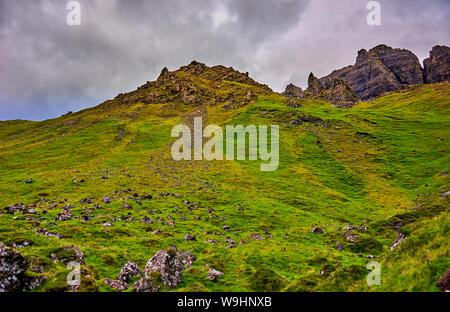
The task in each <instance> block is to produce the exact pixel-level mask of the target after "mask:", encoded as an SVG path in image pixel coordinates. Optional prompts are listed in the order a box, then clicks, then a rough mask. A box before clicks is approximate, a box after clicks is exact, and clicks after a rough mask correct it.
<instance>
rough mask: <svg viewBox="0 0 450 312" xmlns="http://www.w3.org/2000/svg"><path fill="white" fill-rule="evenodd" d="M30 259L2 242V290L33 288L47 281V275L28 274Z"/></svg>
mask: <svg viewBox="0 0 450 312" xmlns="http://www.w3.org/2000/svg"><path fill="white" fill-rule="evenodd" d="M27 269H28V260H27V259H25V258H24V257H23V256H22V255H21V254H20V253H19V252H17V251H16V250H14V249H13V248H10V247H8V246H6V245H4V244H2V243H0V292H20V291H23V290H33V289H35V288H36V287H38V286H39V285H40V284H42V282H44V281H45V279H46V278H47V276H44V275H36V276H27V275H25V271H26V270H27Z"/></svg>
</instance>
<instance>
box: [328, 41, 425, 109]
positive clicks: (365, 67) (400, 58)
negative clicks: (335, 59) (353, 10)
mask: <svg viewBox="0 0 450 312" xmlns="http://www.w3.org/2000/svg"><path fill="white" fill-rule="evenodd" d="M336 77H340V78H342V79H344V81H345V82H347V83H348V84H349V86H350V87H351V89H352V90H353V91H354V92H355V93H356V94H358V95H359V96H360V97H361V99H362V100H369V99H372V98H376V97H379V96H381V95H383V94H385V93H387V92H391V91H395V90H398V89H400V88H401V86H402V85H410V84H423V80H424V78H423V73H422V67H421V66H420V63H419V60H418V58H417V57H416V56H415V55H414V54H413V53H412V52H410V51H408V50H403V49H392V48H390V47H388V46H386V45H379V46H377V47H375V48H373V49H371V50H369V51H366V50H364V49H363V50H360V51H359V52H358V57H357V59H356V63H355V65H352V66H348V67H345V68H343V69H340V70H337V71H334V72H333V73H331V74H330V75H328V76H326V77H323V78H321V79H320V81H321V82H322V83H325V82H326V81H327V79H329V78H331V79H334V78H336Z"/></svg>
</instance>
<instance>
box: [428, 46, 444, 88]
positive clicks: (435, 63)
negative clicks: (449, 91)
mask: <svg viewBox="0 0 450 312" xmlns="http://www.w3.org/2000/svg"><path fill="white" fill-rule="evenodd" d="M423 65H424V72H425V82H426V83H437V82H445V81H450V48H449V47H447V46H438V45H437V46H435V47H433V49H432V50H431V52H430V57H429V58H427V59H425V60H424V61H423Z"/></svg>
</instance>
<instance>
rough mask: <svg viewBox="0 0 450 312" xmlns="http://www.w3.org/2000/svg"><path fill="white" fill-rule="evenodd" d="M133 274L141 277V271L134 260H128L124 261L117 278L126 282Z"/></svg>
mask: <svg viewBox="0 0 450 312" xmlns="http://www.w3.org/2000/svg"><path fill="white" fill-rule="evenodd" d="M133 276H141V277H142V272H141V270H140V269H139V266H138V265H137V264H136V263H135V262H133V261H128V262H127V263H125V264H124V265H123V266H122V269H121V270H120V273H119V276H118V278H119V280H120V281H123V282H125V283H128V282H129V281H130V279H131V278H132V277H133Z"/></svg>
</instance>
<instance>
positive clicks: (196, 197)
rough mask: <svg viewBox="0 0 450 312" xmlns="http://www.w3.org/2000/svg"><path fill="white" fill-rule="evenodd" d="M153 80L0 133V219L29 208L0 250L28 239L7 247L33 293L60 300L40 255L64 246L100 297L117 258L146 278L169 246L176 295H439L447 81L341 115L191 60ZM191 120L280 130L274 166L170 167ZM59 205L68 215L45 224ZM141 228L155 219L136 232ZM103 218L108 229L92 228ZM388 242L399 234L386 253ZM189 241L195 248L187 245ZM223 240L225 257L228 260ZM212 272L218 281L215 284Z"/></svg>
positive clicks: (445, 214) (0, 234)
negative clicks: (180, 258) (180, 133)
mask: <svg viewBox="0 0 450 312" xmlns="http://www.w3.org/2000/svg"><path fill="white" fill-rule="evenodd" d="M162 76H163V77H160V78H159V79H158V81H157V82H151V83H147V84H146V85H144V86H143V87H141V88H139V89H138V90H136V91H134V92H132V93H130V94H127V95H120V96H118V97H117V98H116V99H114V100H111V101H107V102H105V103H103V104H101V105H99V106H97V107H94V108H91V109H87V110H84V111H81V112H77V113H73V114H68V115H65V116H61V117H59V118H56V119H52V120H47V121H43V122H29V121H7V122H0V172H1V179H0V207H2V208H3V207H7V206H9V205H13V204H16V203H23V204H24V205H26V206H27V207H28V208H33V209H35V211H34V212H33V211H31V213H30V212H23V213H22V212H16V213H14V214H7V213H6V211H5V210H3V213H2V214H0V242H3V243H5V244H7V245H11V244H13V243H14V242H19V241H24V240H26V241H29V242H31V246H28V247H24V248H20V249H19V251H20V253H21V254H22V255H23V256H25V257H27V258H28V259H29V260H30V262H31V266H42V267H43V274H44V275H46V276H48V278H47V280H46V281H45V282H44V283H43V284H42V285H41V286H39V287H38V288H37V289H35V291H50V290H53V291H54V290H65V289H66V287H67V285H66V275H67V274H68V273H69V270H68V269H67V268H66V266H65V264H64V263H59V262H53V261H52V259H51V257H50V255H51V254H52V253H55V252H56V253H58V252H59V253H61V252H63V251H62V248H63V247H65V246H71V245H75V246H78V247H79V248H80V249H81V250H82V251H83V253H84V254H85V256H86V264H84V265H83V266H82V275H83V280H82V286H81V290H82V291H113V289H112V288H110V287H108V286H106V285H105V284H104V282H103V280H104V278H111V279H116V278H117V274H118V273H119V271H120V268H121V266H122V265H123V264H124V263H125V262H126V261H135V262H136V263H138V264H139V266H140V267H141V269H143V268H144V267H145V263H146V262H147V260H148V259H149V258H150V257H152V256H153V255H154V254H155V253H156V252H157V251H158V250H161V249H166V248H169V246H171V245H176V246H177V248H178V249H179V250H182V251H190V252H192V253H193V254H194V255H195V256H196V258H197V260H196V261H195V262H194V265H193V266H192V267H190V268H188V269H187V270H186V271H185V272H184V274H183V282H182V284H181V285H179V286H178V287H176V288H175V289H174V290H175V291H438V290H439V289H438V288H437V287H436V283H437V282H438V280H439V277H440V276H442V275H443V274H444V272H445V271H446V270H447V269H448V268H449V267H450V263H449V259H450V257H449V247H448V246H449V237H450V235H449V198H450V196H447V197H445V196H444V195H443V194H444V193H446V192H448V191H449V186H448V185H449V175H448V174H447V173H448V171H449V160H450V159H449V155H450V153H449V151H450V146H449V142H448V137H449V136H450V113H449V112H450V85H449V84H435V85H424V86H420V87H411V88H410V89H409V90H407V91H406V92H403V93H392V94H388V95H386V96H384V97H382V98H379V99H377V100H375V101H372V102H368V103H361V104H359V105H357V106H355V107H353V108H351V109H340V108H335V107H333V106H332V105H331V104H330V103H327V102H320V101H312V100H302V101H301V104H302V107H301V108H291V107H288V106H286V98H284V97H282V96H280V95H278V94H275V93H273V92H271V90H270V89H268V88H267V87H265V86H262V85H259V84H257V83H255V82H254V81H252V80H251V79H250V78H248V76H246V75H245V74H239V73H237V72H234V71H231V70H230V69H227V68H224V67H213V68H211V69H210V68H204V67H202V66H201V64H200V65H198V64H191V65H190V66H188V67H185V68H182V69H181V70H180V71H177V72H172V73H169V76H167V77H166V76H164V75H163V74H162ZM174 86H178V87H174ZM155 94H156V95H155ZM193 116H202V117H203V119H204V123H208V124H212V123H214V124H219V125H223V126H224V125H226V124H243V125H247V124H254V125H270V124H276V125H279V126H280V166H279V169H278V170H277V171H273V172H261V171H260V170H259V168H260V167H259V165H260V164H261V162H260V161H210V162H208V161H180V162H176V161H174V160H172V159H171V156H170V147H171V143H172V142H173V139H172V138H171V137H170V132H171V129H172V127H173V126H174V125H176V124H180V123H187V124H191V123H192V117H193ZM292 120H302V124H300V125H293V124H292V123H291V121H292ZM30 178H32V179H33V183H25V181H26V180H27V179H30ZM128 190H131V191H128ZM135 193H137V194H138V195H152V196H153V198H152V199H143V200H140V199H139V198H137V197H136V196H134V195H133V194H135ZM106 196H108V197H110V198H111V202H110V203H105V202H104V201H103V200H102V198H104V197H106ZM86 198H89V201H86V200H84V201H83V199H86ZM124 204H129V206H131V207H132V208H129V207H127V206H126V205H125V206H124ZM66 205H71V206H69V207H70V209H71V211H72V214H73V219H71V220H66V221H59V220H58V221H55V218H56V216H57V215H58V214H59V213H61V211H62V210H63V209H64V207H65V206H66ZM83 215H84V216H86V215H89V217H90V220H87V221H86V220H84V219H83V217H82V216H83ZM144 216H146V217H151V218H152V219H154V220H155V222H154V223H153V224H145V223H142V222H141V220H142V218H143V217H144ZM107 221H112V226H111V227H103V226H102V225H103V224H104V223H105V222H107ZM225 225H227V226H229V230H224V229H223V227H224V226H225ZM313 227H322V229H323V232H324V233H323V234H314V233H313V232H312V228H313ZM38 228H45V229H47V230H48V231H52V232H55V233H60V234H62V235H64V238H61V239H58V238H55V237H50V236H45V235H40V234H37V233H36V229H38ZM156 230H160V231H161V233H160V234H153V233H155V232H154V231H156ZM398 232H402V233H404V234H405V235H406V237H407V238H406V240H404V241H403V242H402V243H400V245H399V246H398V247H396V248H394V249H393V250H392V251H391V250H390V246H391V245H392V243H393V242H394V240H395V239H396V236H397V233H398ZM187 233H190V234H192V235H196V237H197V241H185V239H184V237H185V235H186V234H187ZM255 235H259V237H260V239H256V240H255V239H252V238H255V237H256V236H255ZM211 240H214V241H216V242H217V244H211V243H210V242H211ZM230 240H234V241H235V242H236V247H235V248H227V247H228V246H229V245H230V243H229V241H230ZM336 243H339V244H341V245H342V250H338V249H337V248H336ZM374 260H375V261H379V262H380V264H381V285H379V286H372V287H369V286H368V285H367V283H366V276H367V274H368V273H369V271H368V270H367V269H366V265H367V263H368V262H370V261H374ZM209 268H215V269H217V270H219V271H222V272H224V273H225V274H224V275H223V276H222V277H220V278H219V279H218V281H216V282H212V281H210V280H209V279H207V272H208V269H209ZM27 274H29V275H33V274H36V273H33V272H31V271H30V272H27ZM130 290H132V288H130ZM161 290H162V291H167V290H169V289H168V288H166V287H162V289H161Z"/></svg>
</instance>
